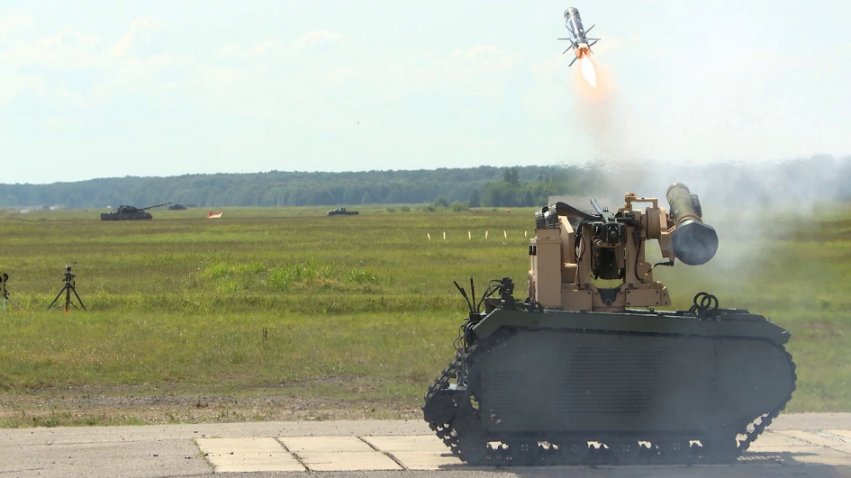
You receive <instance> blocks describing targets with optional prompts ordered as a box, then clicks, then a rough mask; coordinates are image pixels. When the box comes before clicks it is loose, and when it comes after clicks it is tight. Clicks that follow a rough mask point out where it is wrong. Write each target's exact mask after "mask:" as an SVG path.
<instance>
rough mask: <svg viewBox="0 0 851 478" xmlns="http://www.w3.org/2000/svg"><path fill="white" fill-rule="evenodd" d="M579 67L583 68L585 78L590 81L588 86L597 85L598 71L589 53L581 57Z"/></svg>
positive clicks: (587, 81)
mask: <svg viewBox="0 0 851 478" xmlns="http://www.w3.org/2000/svg"><path fill="white" fill-rule="evenodd" d="M579 68H580V69H581V70H582V77H583V78H585V82H586V83H588V86H590V87H591V88H596V87H597V71H596V69H595V68H594V62H592V61H591V57H589V56H588V55H584V56H583V57H582V58H580V59H579Z"/></svg>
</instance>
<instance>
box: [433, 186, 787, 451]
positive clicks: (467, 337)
mask: <svg viewBox="0 0 851 478" xmlns="http://www.w3.org/2000/svg"><path fill="white" fill-rule="evenodd" d="M667 200H668V204H669V206H670V210H669V211H666V210H665V209H664V208H662V207H659V204H658V200H657V199H652V198H642V197H637V196H636V195H635V194H627V195H626V197H625V205H624V207H623V208H621V209H619V210H618V211H617V212H615V213H612V212H609V211H607V210H606V209H603V208H601V207H599V205H598V204H597V203H596V202H595V201H592V204H593V205H594V208H595V210H596V212H595V213H593V214H589V213H585V212H583V211H580V210H579V209H576V208H574V207H571V206H569V205H567V204H565V203H556V204H554V205H551V206H548V207H544V208H543V209H541V211H540V212H538V213H537V214H536V215H535V225H536V234H535V238H533V239H532V240H531V243H530V245H529V255H530V256H531V269H530V271H529V279H528V280H529V297H528V298H527V299H526V300H525V301H519V300H515V298H514V297H513V295H512V294H513V292H514V284H513V283H512V281H511V279H509V278H503V279H501V280H495V281H491V284H490V286H489V287H488V288H487V290H486V291H485V293H484V295H483V296H482V297H481V298H480V299H478V298H477V297H476V294H475V289H474V286H473V284H472V280H471V283H470V287H471V289H472V290H471V291H470V292H471V295H468V294H467V291H466V290H465V289H464V288H462V287H461V286H459V285H458V284H457V283H456V284H455V285H456V287H458V289H459V291H460V292H461V294H462V295H463V296H464V297H465V299H466V300H467V304H468V307H469V316H468V318H467V320H466V321H465V322H464V323H463V325H462V327H461V335H460V337H459V341H458V344H457V354H456V356H455V359H454V360H453V361H452V362H451V363H450V364H449V367H448V368H447V369H446V370H444V372H443V373H442V374H441V375H440V377H438V379H437V380H436V381H435V382H434V384H433V385H432V386H431V387H430V388H429V390H428V392H427V394H426V397H425V405H424V406H423V413H424V416H425V420H426V421H427V422H428V423H429V425H430V426H431V428H432V429H433V430H434V431H435V432H436V433H437V435H438V436H439V437H440V438H441V439H443V441H444V443H446V445H447V446H448V447H449V448H450V449H451V451H452V452H453V453H454V454H456V455H457V456H459V457H460V458H461V459H463V460H465V461H467V462H470V463H479V464H481V463H490V464H518V465H527V464H552V463H567V464H580V463H614V464H632V463H693V462H725V461H733V460H735V459H736V457H737V456H739V455H740V454H741V453H742V452H744V450H746V449H747V448H748V446H749V445H750V443H751V442H752V441H753V440H754V439H755V438H756V437H757V435H759V433H761V432H762V431H763V429H764V428H765V427H766V426H768V424H769V423H770V422H771V420H772V419H773V418H774V417H775V416H777V414H778V413H779V412H780V411H781V410H782V409H783V407H784V406H785V405H786V403H787V402H788V401H789V399H790V398H791V394H792V392H793V390H794V389H795V380H796V376H795V365H794V363H793V362H792V359H791V356H790V355H789V354H788V353H787V352H786V350H785V349H784V344H785V343H786V342H787V341H788V340H789V333H788V332H787V331H786V330H784V329H782V328H780V327H779V326H777V325H774V324H772V323H771V322H769V321H768V320H767V319H766V318H765V317H763V316H760V315H756V314H751V313H749V312H748V311H747V310H742V309H723V308H719V307H718V300H717V298H716V297H714V296H712V295H709V294H706V293H700V294H698V295H697V296H695V301H694V306H692V307H691V309H690V310H687V311H675V312H674V311H672V312H663V311H658V310H655V308H656V307H664V306H667V305H669V304H670V300H669V297H668V291H667V289H666V288H665V286H664V285H662V284H661V283H660V282H657V281H655V280H654V279H653V267H654V265H652V264H650V263H648V262H647V261H646V258H645V251H646V244H647V240H648V239H655V240H657V241H658V245H659V248H660V249H661V253H662V256H663V257H664V258H666V259H667V262H662V263H660V264H656V265H673V263H674V261H675V260H676V259H679V260H680V261H682V262H684V263H685V264H689V265H701V264H704V263H706V262H707V261H709V260H710V259H711V258H712V257H713V256H714V255H715V252H716V250H717V248H718V236H717V235H716V232H715V230H714V229H713V228H712V227H711V226H709V225H707V224H705V223H704V222H703V221H702V212H701V207H700V202H699V200H698V198H697V196H696V195H692V194H691V192H690V191H689V190H688V188H687V187H686V186H684V185H682V184H674V185H672V186H671V187H670V188H669V189H668V192H667ZM639 205H641V206H644V207H641V208H639V207H638V206H639ZM482 307H483V310H482Z"/></svg>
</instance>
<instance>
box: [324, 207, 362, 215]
mask: <svg viewBox="0 0 851 478" xmlns="http://www.w3.org/2000/svg"><path fill="white" fill-rule="evenodd" d="M358 214H359V213H358V211H349V210H346V208H344V207H338V208H337V209H331V210H330V211H328V212H327V213H326V214H325V215H326V216H357V215H358Z"/></svg>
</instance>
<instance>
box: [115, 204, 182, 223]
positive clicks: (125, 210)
mask: <svg viewBox="0 0 851 478" xmlns="http://www.w3.org/2000/svg"><path fill="white" fill-rule="evenodd" d="M169 204H171V202H164V203H162V204H156V205H153V206H148V207H143V208H138V207H135V206H125V205H121V206H118V209H116V210H115V211H113V212H103V213H101V215H100V220H101V221H140V220H144V219H153V217H154V216H151V213H149V212H148V209H153V208H155V207H160V206H167V205H169Z"/></svg>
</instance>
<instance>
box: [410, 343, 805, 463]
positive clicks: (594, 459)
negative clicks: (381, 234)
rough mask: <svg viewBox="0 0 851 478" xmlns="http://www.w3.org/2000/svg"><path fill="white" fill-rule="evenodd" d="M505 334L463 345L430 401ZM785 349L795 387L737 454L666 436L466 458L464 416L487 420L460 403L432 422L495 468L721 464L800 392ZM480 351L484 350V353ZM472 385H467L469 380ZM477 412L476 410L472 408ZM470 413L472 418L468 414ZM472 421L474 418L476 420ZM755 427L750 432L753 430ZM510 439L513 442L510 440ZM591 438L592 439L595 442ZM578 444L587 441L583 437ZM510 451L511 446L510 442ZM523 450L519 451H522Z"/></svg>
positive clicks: (447, 439) (453, 443)
mask: <svg viewBox="0 0 851 478" xmlns="http://www.w3.org/2000/svg"><path fill="white" fill-rule="evenodd" d="M504 335H505V334H500V333H496V334H494V335H493V336H491V337H489V338H488V339H489V340H488V341H487V343H486V344H482V343H478V344H475V345H473V346H470V347H467V348H466V349H465V348H464V347H463V346H462V347H460V348H459V349H458V350H457V352H456V354H455V358H454V359H453V360H452V362H450V363H449V366H448V367H446V369H444V370H443V372H442V373H441V375H440V376H439V377H438V378H437V379H436V380H435V381H434V383H433V384H432V385H431V387H429V390H428V392H427V393H426V396H425V397H424V398H425V402H426V403H428V402H429V401H430V400H432V399H433V398H434V397H435V395H436V394H437V393H438V392H440V391H441V390H444V389H446V388H447V387H449V384H450V382H451V381H452V380H453V379H455V380H456V383H457V381H460V382H465V380H466V378H467V375H468V374H467V373H466V371H465V370H463V368H464V367H465V366H475V359H476V355H477V354H478V353H482V352H486V351H488V350H490V349H492V348H493V347H494V346H496V345H498V344H499V343H500V342H501V341H502V339H503V336H504ZM780 347H781V349H783V352H784V354H785V356H786V358H787V359H788V360H789V363H790V364H791V365H792V384H793V386H792V390H791V391H790V393H789V395H788V396H787V397H786V400H785V401H784V402H783V403H782V404H781V405H780V406H778V407H776V408H774V409H772V410H769V411H768V412H766V413H764V414H762V415H760V416H759V417H756V418H755V419H754V420H753V421H752V422H751V423H750V424H749V425H747V426H746V427H745V428H744V429H743V430H740V431H739V432H738V435H737V436H743V438H741V439H739V441H738V445H737V447H736V449H735V451H734V453H733V454H728V455H721V456H718V455H711V454H706V455H704V454H702V453H701V449H700V448H699V447H695V448H690V449H688V450H686V451H685V452H683V451H682V449H681V448H682V444H683V442H679V443H674V442H667V441H665V440H658V441H656V442H654V448H652V449H651V448H643V449H641V450H640V451H639V452H636V453H632V454H629V455H622V454H621V455H619V454H617V453H615V452H613V450H610V449H608V448H606V447H604V446H600V447H594V446H587V443H586V446H587V449H585V450H583V449H582V448H581V445H579V447H580V448H579V449H576V445H575V444H574V447H573V448H572V449H573V452H570V451H568V450H565V449H560V448H558V446H557V444H556V446H553V445H549V446H546V447H542V446H535V447H534V449H532V448H531V447H530V448H528V449H523V448H518V447H516V446H515V450H513V452H506V447H505V446H501V447H499V448H492V447H490V446H488V447H486V450H487V451H486V453H485V454H484V455H483V456H482V457H472V456H465V454H464V453H463V452H462V449H461V436H462V434H461V433H460V432H459V430H457V429H456V426H455V425H456V423H457V422H459V419H461V421H463V422H464V423H465V424H467V425H470V424H476V425H478V426H479V429H478V430H476V431H477V432H481V433H484V431H485V430H484V427H483V426H481V420H480V419H479V417H477V416H469V414H470V413H471V412H470V411H464V410H459V408H458V407H457V404H453V405H455V414H454V416H453V419H451V420H450V421H449V423H432V422H429V427H430V428H431V429H432V430H433V431H434V432H435V433H436V434H437V436H438V438H440V439H441V440H442V441H443V443H444V444H446V446H447V447H449V450H450V451H451V452H452V454H453V455H455V456H457V457H458V458H460V459H461V460H464V461H466V462H468V463H471V464H487V465H495V466H504V465H580V464H581V465H599V464H619V465H633V464H648V463H653V464H684V463H685V464H691V463H701V462H703V463H716V462H730V461H734V460H735V459H736V458H737V457H738V456H739V455H741V454H742V453H744V452H745V450H747V449H748V447H749V446H750V445H751V443H753V442H754V440H756V438H757V437H758V436H759V435H760V434H761V433H762V432H763V431H765V429H766V428H767V427H768V426H769V425H770V424H771V422H772V421H773V420H774V418H776V417H777V416H778V415H779V414H780V412H781V411H782V410H783V409H784V408H785V406H786V404H787V403H788V402H789V400H791V398H792V392H794V390H795V383H796V382H797V374H796V367H795V363H794V361H793V360H792V356H791V355H790V354H789V352H788V351H786V350H785V348H783V347H782V346H780ZM479 351H480V352H479ZM465 385H466V383H465ZM472 412H473V413H475V412H474V411H472ZM465 414H467V415H468V416H464V415H465ZM470 419H471V420H470ZM749 428H750V430H749ZM630 440H632V439H631V438H624V439H623V440H621V442H629V441H630ZM509 441H510V440H509ZM589 441H590V440H589ZM611 442H612V443H615V442H616V441H615V440H611ZM578 443H582V442H581V441H579V442H578ZM677 445H680V450H679V452H667V451H666V450H675V449H676V447H677ZM509 449H510V446H509ZM518 450H519V451H518Z"/></svg>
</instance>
